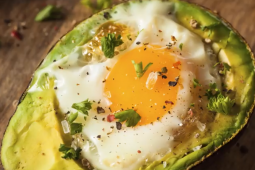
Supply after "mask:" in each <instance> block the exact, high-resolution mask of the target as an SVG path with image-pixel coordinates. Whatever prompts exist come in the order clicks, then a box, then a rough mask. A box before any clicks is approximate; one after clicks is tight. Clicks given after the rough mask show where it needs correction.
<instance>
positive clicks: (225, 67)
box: [213, 62, 231, 75]
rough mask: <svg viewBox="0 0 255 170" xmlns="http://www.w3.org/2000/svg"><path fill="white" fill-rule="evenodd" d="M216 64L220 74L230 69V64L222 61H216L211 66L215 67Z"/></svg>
mask: <svg viewBox="0 0 255 170" xmlns="http://www.w3.org/2000/svg"><path fill="white" fill-rule="evenodd" d="M218 65H219V66H220V71H219V73H220V74H224V75H225V74H226V73H227V71H229V70H230V69H231V66H230V65H228V64H227V63H224V62H222V63H221V62H218V63H216V64H214V66H213V67H216V66H218Z"/></svg>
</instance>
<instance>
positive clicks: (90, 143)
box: [30, 1, 220, 170]
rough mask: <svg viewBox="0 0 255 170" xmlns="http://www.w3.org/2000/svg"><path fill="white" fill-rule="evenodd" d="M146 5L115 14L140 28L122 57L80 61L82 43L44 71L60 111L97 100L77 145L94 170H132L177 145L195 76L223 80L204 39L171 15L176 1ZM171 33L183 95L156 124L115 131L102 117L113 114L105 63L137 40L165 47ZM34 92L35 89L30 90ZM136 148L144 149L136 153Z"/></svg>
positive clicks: (204, 80)
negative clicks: (52, 83) (100, 110)
mask: <svg viewBox="0 0 255 170" xmlns="http://www.w3.org/2000/svg"><path fill="white" fill-rule="evenodd" d="M142 4H143V6H141V5H140V4H136V5H135V6H134V7H133V8H132V9H131V8H129V9H128V10H122V9H118V12H117V13H116V14H113V15H112V19H113V20H115V21H116V22H119V23H122V24H126V25H128V26H129V27H133V28H135V29H137V30H138V31H140V33H139V35H138V36H137V38H136V40H135V41H134V43H133V44H132V45H131V46H130V47H129V48H128V49H126V50H125V51H123V52H121V53H120V54H119V55H118V56H115V57H114V58H112V59H106V60H105V61H104V62H101V63H93V64H89V65H80V64H79V57H80V56H82V55H83V53H82V47H76V48H75V49H74V50H73V52H72V53H71V54H70V55H69V56H67V57H65V58H63V59H61V60H59V61H57V62H55V63H52V64H51V65H50V66H49V67H47V68H45V69H43V70H42V71H41V74H42V73H45V72H47V73H49V74H50V75H51V76H54V77H55V78H56V81H55V86H57V87H58V89H57V90H56V96H57V99H58V101H59V108H60V110H61V112H62V113H66V112H68V111H75V110H73V109H72V108H71V106H72V104H73V103H78V102H81V101H84V100H86V99H89V100H90V101H95V102H94V103H93V109H91V110H90V111H89V116H88V117H87V119H86V121H85V120H84V119H83V115H79V118H78V120H77V121H78V122H81V123H83V124H84V127H83V131H82V135H76V136H75V140H74V142H73V146H76V147H78V146H79V147H81V148H82V156H83V157H84V158H86V159H87V160H88V161H89V162H90V163H91V164H92V166H93V167H94V168H96V169H102V170H120V169H122V170H134V169H138V168H139V167H141V166H142V165H143V164H145V163H146V162H152V161H155V160H158V159H160V158H161V157H163V156H164V155H165V154H167V153H169V152H171V150H172V148H173V146H174V144H175V142H174V135H173V131H174V130H175V129H178V128H179V127H180V126H181V125H182V121H181V119H179V116H180V115H185V114H187V110H188V108H189V106H190V103H191V102H192V100H194V99H193V97H192V95H191V92H190V86H191V82H192V80H193V78H197V79H199V80H201V82H200V83H202V84H207V85H208V84H209V83H213V82H217V83H220V82H219V78H218V77H217V76H215V74H213V70H212V69H210V68H211V61H210V59H209V54H207V53H206V50H205V46H204V43H203V41H202V39H201V38H200V37H199V36H197V35H195V34H193V33H192V32H190V31H189V30H188V29H186V28H184V27H183V26H181V25H179V24H178V23H177V22H176V21H175V20H174V18H173V17H172V16H171V15H168V13H169V10H170V9H171V7H172V4H171V3H170V2H164V3H162V2H158V1H151V2H149V3H148V2H147V3H142ZM141 30H142V31H141ZM159 30H160V32H159ZM171 36H175V38H176V39H177V43H176V45H174V47H173V48H176V52H175V53H173V52H172V53H171V55H172V56H175V57H176V60H180V61H182V70H181V75H180V77H181V78H182V83H183V88H182V89H180V90H179V92H178V98H179V99H178V100H176V104H175V106H174V107H173V108H172V109H171V114H168V113H166V114H165V116H164V117H163V118H162V119H161V120H160V121H156V122H154V123H153V124H148V125H145V126H138V127H135V128H127V127H124V128H123V129H122V130H117V129H116V124H115V122H111V123H110V122H107V121H102V119H103V118H106V116H107V115H108V114H110V113H111V112H110V110H109V109H107V108H108V107H109V104H110V103H109V101H108V99H107V98H106V97H105V96H104V83H102V81H103V80H104V79H105V78H106V77H107V75H108V74H109V71H107V69H106V67H110V68H112V67H114V65H115V64H116V62H117V61H118V59H119V57H121V56H122V54H123V53H125V52H127V51H129V50H133V49H134V48H137V44H136V42H137V41H140V42H144V43H150V44H154V45H159V46H161V47H162V48H166V44H168V43H169V42H172V41H171ZM162 39H163V40H162ZM180 43H183V44H184V45H183V50H182V51H181V50H178V46H179V45H180ZM179 53H182V55H180V54H179ZM63 64H64V69H59V68H58V66H59V65H63ZM201 65H203V67H201ZM195 70H197V73H195V72H194V71H195ZM130 71H134V70H130ZM77 84H78V85H77ZM33 90H36V89H35V88H31V89H30V91H33ZM99 102H100V104H98V103H99ZM97 106H101V107H103V108H105V111H106V113H104V114H97V112H96V107H97ZM112 127H114V128H112ZM98 135H101V138H100V139H98V138H97V136H98ZM138 150H139V151H141V153H138Z"/></svg>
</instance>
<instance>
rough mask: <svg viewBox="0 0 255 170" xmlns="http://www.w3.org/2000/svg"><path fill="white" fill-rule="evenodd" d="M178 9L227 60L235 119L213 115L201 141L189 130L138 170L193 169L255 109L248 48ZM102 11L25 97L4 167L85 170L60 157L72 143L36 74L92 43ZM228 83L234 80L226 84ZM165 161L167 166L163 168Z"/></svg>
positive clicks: (206, 15)
mask: <svg viewBox="0 0 255 170" xmlns="http://www.w3.org/2000/svg"><path fill="white" fill-rule="evenodd" d="M132 3H140V2H130V3H126V4H121V5H118V6H116V7H114V9H113V10H106V11H107V12H110V13H111V12H114V11H115V9H118V8H120V7H121V8H126V7H130V6H131V5H132ZM174 10H175V16H176V18H177V20H178V22H180V23H181V24H182V25H183V26H185V27H186V28H188V29H190V30H191V31H192V32H195V33H196V34H198V35H200V36H201V37H203V38H210V39H211V40H212V42H213V46H215V47H216V48H214V49H215V53H216V54H218V58H219V60H220V61H224V62H225V61H228V63H229V64H230V65H231V67H232V68H231V72H230V73H228V74H227V76H226V78H225V82H224V83H225V84H227V87H231V89H233V90H234V91H235V102H236V106H235V109H233V110H234V111H235V112H234V113H233V114H231V115H223V114H219V113H218V114H217V115H216V116H215V122H216V123H212V124H208V125H207V129H208V131H205V132H199V134H200V136H199V137H198V138H194V136H195V134H196V133H197V132H198V131H194V132H191V133H190V135H189V136H185V142H183V143H181V144H179V145H178V146H177V147H176V148H174V149H173V150H172V152H170V153H169V154H168V155H166V156H164V157H163V158H162V159H161V160H158V161H155V162H153V163H150V164H147V165H145V166H143V167H141V168H140V170H143V169H146V170H149V169H156V170H162V169H168V170H182V169H187V168H190V167H192V166H193V165H195V164H197V163H198V162H200V161H201V160H202V159H203V158H205V157H207V156H209V155H210V154H211V153H212V152H214V151H215V150H217V149H218V148H219V147H221V146H222V145H223V144H225V143H226V142H228V141H229V140H231V139H232V138H233V137H234V136H235V135H236V134H237V133H238V132H239V131H240V130H241V129H242V128H243V127H244V126H245V124H246V123H247V121H248V119H249V116H250V114H251V112H252V110H251V109H252V108H253V105H254V94H255V88H254V87H255V83H254V81H255V75H254V61H253V58H252V53H251V51H250V49H249V47H248V46H247V45H246V44H245V42H244V41H243V40H242V39H241V38H240V36H239V35H238V34H237V33H236V32H235V31H233V30H232V29H231V27H230V26H228V25H227V24H225V23H222V21H221V19H220V18H217V17H215V16H214V15H212V14H211V13H210V12H208V11H205V10H203V9H202V8H200V7H198V6H196V5H191V4H189V3H186V2H180V1H176V2H174ZM106 11H104V12H106ZM104 12H101V13H98V14H96V15H94V16H93V17H92V18H90V19H88V20H86V21H84V22H82V23H81V24H79V25H78V26H77V27H76V28H74V29H73V30H72V31H70V32H69V33H68V34H66V35H65V36H64V37H63V38H62V39H61V40H60V41H59V42H58V43H57V44H56V45H55V47H54V48H53V49H52V50H51V51H50V53H49V54H48V55H47V57H46V58H45V60H44V62H43V63H42V64H41V65H40V67H39V68H38V70H37V71H36V72H35V75H34V78H33V81H32V83H31V85H30V87H32V85H33V84H34V83H35V82H36V81H37V80H38V79H39V80H40V82H42V83H41V84H42V85H41V87H42V90H43V91H42V92H28V93H25V97H24V98H23V100H22V101H21V103H20V104H19V106H18V108H17V110H16V112H15V114H14V116H13V118H12V119H11V121H10V123H9V126H8V128H7V130H6V133H5V136H4V140H3V145H2V155H1V157H2V162H3V165H4V167H5V169H7V170H9V169H10V170H11V169H22V168H23V167H24V169H35V167H36V169H56V170H57V169H75V170H76V169H84V168H81V167H80V166H79V163H78V162H75V161H73V160H65V159H62V158H61V153H59V151H58V148H59V145H60V143H65V144H70V139H69V138H68V137H67V135H64V134H63V132H62V127H61V125H60V122H59V120H62V119H61V118H60V117H59V116H60V115H58V114H56V111H55V110H57V108H58V106H57V101H56V99H55V92H54V90H53V83H52V80H50V79H49V78H48V77H47V75H46V76H45V75H43V76H44V77H43V76H41V75H40V74H38V72H39V70H40V69H42V68H45V67H47V66H48V65H49V64H50V63H51V62H53V61H54V60H58V59H60V58H63V57H65V56H67V55H68V54H70V53H71V52H72V50H73V48H74V47H76V46H80V45H83V44H85V43H86V42H87V41H89V40H90V39H91V38H92V37H93V36H94V33H93V32H91V31H90V29H95V28H97V27H99V26H100V25H101V24H103V23H104V22H106V21H107V19H106V18H104V17H103V14H104ZM191 18H192V19H195V20H196V21H198V23H199V25H202V26H210V25H211V26H212V25H213V26H212V27H211V28H210V29H211V30H208V29H207V30H204V31H203V30H202V29H200V28H196V29H194V28H192V27H191V26H190V19H191ZM209 31H211V32H209ZM209 33H210V34H209ZM81 35H82V36H81ZM230 79H231V80H233V81H228V80H230ZM45 82H46V83H45ZM241 82H244V83H241ZM39 97H40V98H39ZM200 145H202V147H201V149H200V150H196V151H193V150H192V148H194V147H196V146H200ZM43 153H44V154H43ZM162 161H163V162H166V163H167V166H166V167H165V168H164V167H163V164H162Z"/></svg>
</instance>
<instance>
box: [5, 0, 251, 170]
mask: <svg viewBox="0 0 255 170" xmlns="http://www.w3.org/2000/svg"><path fill="white" fill-rule="evenodd" d="M191 2H195V3H198V4H200V5H203V6H205V7H207V8H210V9H211V10H216V11H218V12H219V13H220V15H221V16H222V17H224V18H225V19H226V20H227V21H229V22H230V23H231V24H232V25H233V26H234V27H235V28H236V29H237V30H238V31H239V32H240V34H241V35H242V36H243V37H244V38H245V39H246V40H247V42H248V44H250V46H251V49H252V50H253V51H254V50H255V35H254V34H255V0H210V1H209V0H191ZM116 3H118V2H117V1H116ZM47 4H54V5H57V6H61V7H63V8H64V10H65V18H64V19H62V20H55V21H47V22H40V23H38V22H34V17H35V15H36V14H37V12H38V11H39V10H40V9H42V8H43V7H44V6H45V5H47ZM91 14H92V13H91V11H90V10H89V9H86V8H84V7H83V6H82V5H81V4H80V2H79V0H46V1H44V0H12V1H10V0H1V1H0V41H1V46H0V145H1V142H2V138H3V134H4V131H5V129H6V126H7V124H8V122H9V119H10V118H11V116H12V115H13V113H14V110H15V107H16V106H15V105H16V103H17V101H18V99H19V97H20V96H21V94H22V93H23V91H24V90H25V89H26V87H27V85H28V83H29V81H30V79H31V76H32V74H33V72H34V70H35V69H36V67H37V66H38V64H39V63H40V61H41V60H42V59H43V58H44V57H45V56H46V53H47V52H48V50H49V49H50V47H51V46H52V45H53V44H54V43H55V42H56V41H57V40H58V39H59V38H60V37H61V36H62V35H63V34H65V33H66V32H67V31H68V30H70V29H71V28H72V27H73V24H74V23H75V22H79V21H81V20H83V19H85V18H87V17H88V16H89V15H91ZM6 19H11V23H9V24H7V23H5V20H6ZM24 22H25V25H26V28H25V29H24V28H20V32H21V34H22V37H23V38H22V40H18V39H15V38H13V37H11V31H12V30H14V29H15V27H17V26H18V27H20V26H21V25H24ZM254 116H255V115H253V116H252V117H251V120H250V122H249V124H248V126H247V127H246V128H245V130H244V131H242V133H241V134H240V135H238V137H237V138H235V139H234V140H233V141H232V142H230V143H229V144H227V145H226V146H225V147H223V148H222V149H221V150H220V151H218V152H217V153H216V154H214V155H213V156H211V157H210V158H208V159H206V160H205V161H204V162H203V163H202V164H200V165H198V166H196V167H194V168H193V169H194V170H215V169H217V170H255V149H253V145H254V144H255V133H254V131H255V120H254ZM2 169H3V167H2V165H0V170H2Z"/></svg>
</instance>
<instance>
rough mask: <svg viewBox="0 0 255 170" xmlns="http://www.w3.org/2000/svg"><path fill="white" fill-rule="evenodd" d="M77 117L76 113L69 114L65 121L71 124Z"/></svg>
mask: <svg viewBox="0 0 255 170" xmlns="http://www.w3.org/2000/svg"><path fill="white" fill-rule="evenodd" d="M77 117H78V112H76V113H71V114H70V115H69V116H68V118H67V121H68V122H69V123H73V121H75V119H76V118H77Z"/></svg>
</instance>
